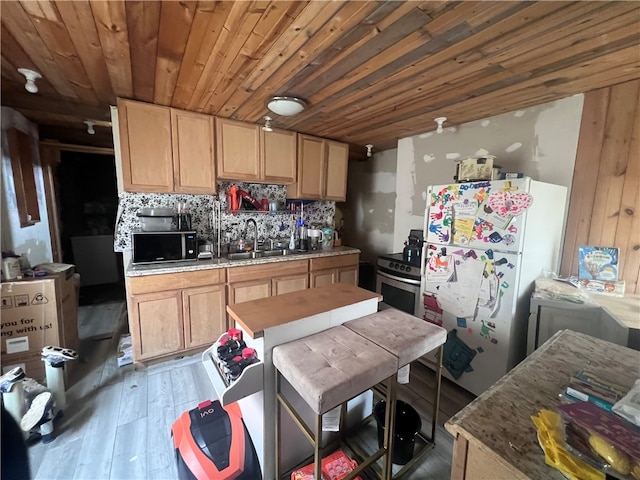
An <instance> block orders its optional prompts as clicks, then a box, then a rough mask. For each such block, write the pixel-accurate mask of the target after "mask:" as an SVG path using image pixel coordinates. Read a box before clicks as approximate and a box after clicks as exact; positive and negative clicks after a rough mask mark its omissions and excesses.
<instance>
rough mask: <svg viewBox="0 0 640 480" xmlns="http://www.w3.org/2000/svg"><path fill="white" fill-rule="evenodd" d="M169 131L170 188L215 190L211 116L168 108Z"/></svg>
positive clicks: (190, 191) (179, 190)
mask: <svg viewBox="0 0 640 480" xmlns="http://www.w3.org/2000/svg"><path fill="white" fill-rule="evenodd" d="M171 131H172V136H173V137H172V138H173V182H174V185H173V189H174V191H175V192H179V193H197V194H203V195H204V194H212V193H215V192H216V179H215V172H214V165H215V163H214V159H213V117H212V116H209V115H202V114H199V113H193V112H185V111H183V110H176V109H175V108H172V109H171Z"/></svg>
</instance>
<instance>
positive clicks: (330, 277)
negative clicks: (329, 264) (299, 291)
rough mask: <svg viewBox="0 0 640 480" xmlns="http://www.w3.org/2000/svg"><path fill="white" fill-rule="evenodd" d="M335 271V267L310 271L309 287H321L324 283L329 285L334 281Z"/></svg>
mask: <svg viewBox="0 0 640 480" xmlns="http://www.w3.org/2000/svg"><path fill="white" fill-rule="evenodd" d="M336 272H337V270H336V269H335V268H332V269H331V270H320V271H318V272H311V273H310V274H309V282H310V283H311V288H315V287H323V286H325V285H331V284H334V283H336Z"/></svg>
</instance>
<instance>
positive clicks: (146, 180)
mask: <svg viewBox="0 0 640 480" xmlns="http://www.w3.org/2000/svg"><path fill="white" fill-rule="evenodd" d="M118 123H119V131H120V153H121V158H122V180H123V186H124V190H125V191H127V192H171V191H172V190H173V162H172V159H171V157H172V151H171V109H170V108H168V107H163V106H160V105H151V104H148V103H141V102H133V101H130V100H123V99H118Z"/></svg>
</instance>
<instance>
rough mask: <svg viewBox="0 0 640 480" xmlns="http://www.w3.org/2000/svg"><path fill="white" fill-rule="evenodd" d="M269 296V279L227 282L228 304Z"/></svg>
mask: <svg viewBox="0 0 640 480" xmlns="http://www.w3.org/2000/svg"><path fill="white" fill-rule="evenodd" d="M270 296H271V279H263V280H253V281H250V282H238V283H232V284H229V304H232V303H242V302H249V301H251V300H258V299H259V298H267V297H270Z"/></svg>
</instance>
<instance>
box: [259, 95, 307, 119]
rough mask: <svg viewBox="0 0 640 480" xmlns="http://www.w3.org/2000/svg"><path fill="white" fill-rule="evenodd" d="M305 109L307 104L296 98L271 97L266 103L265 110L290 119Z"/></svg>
mask: <svg viewBox="0 0 640 480" xmlns="http://www.w3.org/2000/svg"><path fill="white" fill-rule="evenodd" d="M306 107H307V103H306V102H305V101H304V100H302V99H301V98H297V97H272V98H271V99H270V100H269V101H268V102H267V108H268V109H269V110H271V111H272V112H273V113H276V114H278V115H282V116H283V117H290V116H292V115H297V114H298V113H300V112H302V111H303V110H304V109H305V108H306Z"/></svg>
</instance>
